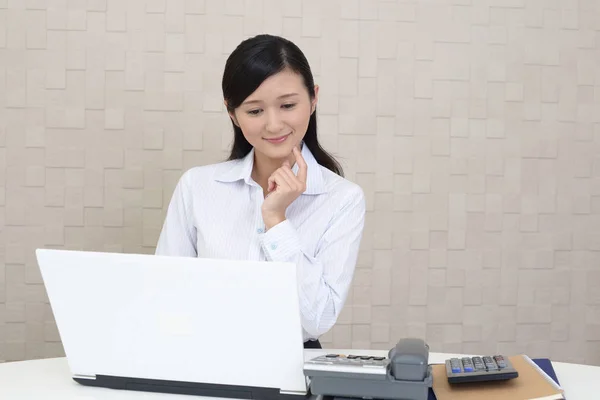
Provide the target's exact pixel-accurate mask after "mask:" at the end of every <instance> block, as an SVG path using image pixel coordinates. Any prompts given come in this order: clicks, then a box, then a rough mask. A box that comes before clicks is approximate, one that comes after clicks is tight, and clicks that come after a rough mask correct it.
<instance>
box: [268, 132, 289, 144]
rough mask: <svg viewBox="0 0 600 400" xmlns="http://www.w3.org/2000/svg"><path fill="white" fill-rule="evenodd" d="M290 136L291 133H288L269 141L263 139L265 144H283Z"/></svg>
mask: <svg viewBox="0 0 600 400" xmlns="http://www.w3.org/2000/svg"><path fill="white" fill-rule="evenodd" d="M290 135H291V133H288V134H287V135H284V136H279V137H276V138H270V139H267V138H264V139H265V140H266V141H267V142H269V143H274V144H279V143H283V142H285V140H286V139H287V138H288V136H290Z"/></svg>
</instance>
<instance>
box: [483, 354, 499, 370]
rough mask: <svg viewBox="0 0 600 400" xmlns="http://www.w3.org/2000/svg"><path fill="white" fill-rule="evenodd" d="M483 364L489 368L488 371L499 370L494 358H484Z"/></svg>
mask: <svg viewBox="0 0 600 400" xmlns="http://www.w3.org/2000/svg"><path fill="white" fill-rule="evenodd" d="M483 362H484V363H485V367H486V368H487V370H488V371H496V370H498V365H496V362H495V361H494V359H493V358H492V357H490V356H485V357H483Z"/></svg>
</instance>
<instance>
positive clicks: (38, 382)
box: [0, 349, 600, 400]
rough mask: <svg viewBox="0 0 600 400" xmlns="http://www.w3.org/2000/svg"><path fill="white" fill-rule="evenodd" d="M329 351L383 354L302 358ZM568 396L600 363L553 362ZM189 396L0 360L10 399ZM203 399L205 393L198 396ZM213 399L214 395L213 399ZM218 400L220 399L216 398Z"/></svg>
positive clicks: (594, 390) (578, 395)
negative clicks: (80, 379)
mask: <svg viewBox="0 0 600 400" xmlns="http://www.w3.org/2000/svg"><path fill="white" fill-rule="evenodd" d="M329 352H335V353H344V354H358V355H361V354H371V355H382V356H385V355H387V352H386V351H378V350H363V351H361V350H356V349H352V350H347V349H345V350H329V351H328V350H306V351H305V358H312V357H316V356H318V355H321V354H326V353H329ZM457 356H458V357H461V356H462V355H457V354H443V353H430V355H429V360H430V363H432V364H437V363H443V362H444V360H446V359H447V358H450V357H457ZM553 366H554V370H555V371H556V375H557V376H558V380H559V381H560V383H561V385H562V387H563V389H564V390H565V395H566V397H567V399H568V400H590V399H594V398H597V396H598V394H599V393H600V367H595V366H588V365H578V364H568V363H560V362H554V363H553ZM191 398H194V397H193V396H183V395H172V394H159V393H145V392H133V391H120V390H113V389H103V388H94V387H86V386H82V385H80V384H78V383H76V382H75V381H73V380H72V379H71V373H70V371H69V366H68V364H67V360H66V359H65V358H51V359H46V360H32V361H20V362H13V363H4V364H0V399H10V400H22V399H23V400H25V399H26V400H35V399H43V400H100V399H102V400H125V399H133V400H136V399H151V400H153V399H157V400H166V399H173V400H175V399H177V400H182V399H191ZM198 398H199V399H200V398H202V399H206V400H208V398H206V397H198ZM215 400H216V399H215ZM220 400H222V399H220Z"/></svg>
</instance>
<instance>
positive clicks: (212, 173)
mask: <svg viewBox="0 0 600 400" xmlns="http://www.w3.org/2000/svg"><path fill="white" fill-rule="evenodd" d="M239 164H240V160H232V161H223V162H220V163H214V164H207V165H201V166H196V167H192V168H190V169H188V170H186V171H184V172H183V174H182V175H181V178H180V182H182V183H184V184H185V185H191V186H198V185H200V186H205V185H207V184H210V183H213V182H216V181H217V180H218V178H219V177H221V176H222V175H223V174H225V173H227V172H229V171H231V170H232V169H233V168H235V167H237V166H239Z"/></svg>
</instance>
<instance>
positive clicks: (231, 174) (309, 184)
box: [214, 144, 327, 195]
mask: <svg viewBox="0 0 600 400" xmlns="http://www.w3.org/2000/svg"><path fill="white" fill-rule="evenodd" d="M302 157H303V158H304V161H306V166H307V172H306V175H307V177H306V191H305V192H304V193H303V194H310V195H314V194H321V193H325V192H327V190H326V188H325V180H324V178H323V172H322V171H321V166H320V165H319V163H318V162H317V160H315V157H314V156H313V154H312V152H311V151H310V150H309V149H308V146H306V144H305V145H303V146H302ZM253 166H254V148H252V150H250V152H249V153H248V155H246V156H245V157H244V158H242V159H239V160H234V161H232V162H227V163H223V164H221V165H220V166H219V167H220V168H218V169H217V171H216V172H215V176H214V177H215V179H216V180H217V181H219V182H236V181H239V180H242V179H243V180H244V182H246V183H247V184H250V181H251V179H252V178H251V174H252V167H253ZM292 171H293V172H294V174H297V173H298V165H297V164H294V166H293V167H292Z"/></svg>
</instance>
